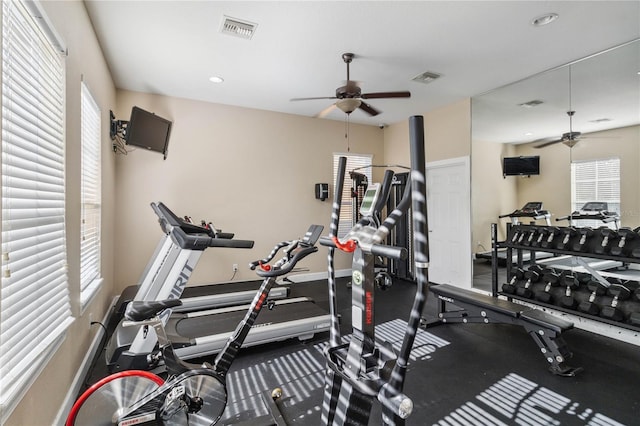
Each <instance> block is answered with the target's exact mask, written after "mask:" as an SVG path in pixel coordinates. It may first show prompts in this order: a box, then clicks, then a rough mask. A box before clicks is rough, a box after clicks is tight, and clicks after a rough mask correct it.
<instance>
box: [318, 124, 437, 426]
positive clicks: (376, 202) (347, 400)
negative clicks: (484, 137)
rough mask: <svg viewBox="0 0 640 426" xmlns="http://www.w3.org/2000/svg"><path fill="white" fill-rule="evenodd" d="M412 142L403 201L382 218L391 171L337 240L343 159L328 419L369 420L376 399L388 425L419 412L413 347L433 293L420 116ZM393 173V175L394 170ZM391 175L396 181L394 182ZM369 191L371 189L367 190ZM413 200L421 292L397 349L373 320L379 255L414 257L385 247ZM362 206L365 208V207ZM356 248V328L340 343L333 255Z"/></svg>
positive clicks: (330, 243) (329, 242) (332, 242)
mask: <svg viewBox="0 0 640 426" xmlns="http://www.w3.org/2000/svg"><path fill="white" fill-rule="evenodd" d="M409 126H410V144H411V165H412V172H411V186H410V187H409V186H407V190H406V191H405V194H404V196H403V199H402V201H401V202H400V203H399V204H398V206H397V207H396V208H395V209H394V210H393V211H392V212H390V213H389V214H388V216H387V218H386V219H385V220H384V221H383V222H382V223H380V221H379V220H377V219H376V218H375V212H376V211H377V212H380V211H381V210H382V208H383V206H384V203H385V193H387V194H388V191H389V188H388V186H390V179H389V178H388V177H387V176H388V175H385V181H384V184H383V186H382V188H371V190H370V191H371V192H370V193H369V194H365V196H364V199H363V202H362V206H364V207H365V209H364V210H365V211H369V210H368V207H370V206H373V209H371V210H370V211H369V213H370V214H365V215H364V216H365V217H363V218H362V220H360V221H359V222H358V223H357V224H356V225H355V226H354V227H353V228H352V229H351V230H350V231H349V232H348V233H347V235H346V236H345V237H344V238H343V239H338V237H337V230H338V220H339V219H338V218H339V217H340V208H341V200H342V186H343V184H344V173H345V167H346V158H344V157H342V158H340V160H339V163H338V175H337V178H336V186H335V191H334V202H333V210H332V214H331V219H332V220H331V228H330V235H329V236H328V237H322V238H321V239H320V244H321V245H324V246H327V247H329V254H328V275H329V276H328V287H329V308H330V312H331V328H330V337H329V346H328V348H327V349H326V352H325V355H326V358H327V373H326V376H325V393H324V400H323V404H322V424H326V425H343V424H350V425H367V424H369V415H370V412H371V408H372V405H373V400H374V399H377V400H378V401H380V403H381V404H382V421H383V423H384V424H388V425H403V424H404V421H405V419H406V418H407V417H409V415H410V414H411V413H412V411H413V402H412V401H411V399H410V398H409V397H407V396H406V395H405V394H404V393H403V387H404V379H405V374H406V370H407V363H408V358H409V354H410V352H411V347H412V346H413V342H414V339H415V335H416V332H417V329H418V326H419V323H420V316H421V313H422V308H423V306H424V303H425V300H426V294H427V286H428V279H427V268H428V264H429V261H428V241H427V235H426V233H425V231H426V229H427V209H426V179H425V154H424V125H423V118H422V117H421V116H414V117H411V118H410V119H409ZM389 177H390V178H392V173H391V176H389ZM387 181H389V183H387ZM367 192H369V189H368V190H367ZM410 204H412V216H413V217H412V219H413V229H414V234H413V247H414V259H415V271H416V281H417V285H416V295H415V299H414V302H413V306H412V308H411V313H410V317H409V321H408V323H407V328H406V331H405V335H404V339H403V342H402V347H401V349H400V351H399V353H398V354H397V355H396V354H395V352H394V350H393V348H392V347H391V346H390V345H389V344H388V343H386V342H382V341H379V340H376V337H375V328H374V326H375V321H374V300H375V298H374V293H375V289H376V280H375V272H374V259H375V257H376V256H383V257H386V258H390V259H404V258H406V257H407V250H406V249H405V248H397V247H393V246H388V245H384V241H386V237H387V235H388V234H389V232H390V230H391V229H393V227H394V226H395V224H396V222H397V220H398V219H399V218H400V217H402V215H404V214H406V212H407V211H408V209H409V205H410ZM362 210H363V208H362V207H361V211H362ZM336 248H338V249H340V250H343V251H346V252H350V253H353V263H352V288H351V292H352V328H353V333H352V336H351V341H350V343H348V344H341V342H340V329H339V322H338V307H337V299H336V281H335V270H334V266H333V258H334V252H335V249H336Z"/></svg>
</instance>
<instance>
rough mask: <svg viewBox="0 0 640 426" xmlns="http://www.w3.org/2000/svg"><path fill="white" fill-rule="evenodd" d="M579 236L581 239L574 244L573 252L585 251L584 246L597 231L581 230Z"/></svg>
mask: <svg viewBox="0 0 640 426" xmlns="http://www.w3.org/2000/svg"><path fill="white" fill-rule="evenodd" d="M578 235H580V239H579V240H578V241H576V242H575V243H573V247H571V248H572V249H573V251H584V245H585V244H586V243H587V242H588V241H589V239H590V238H591V237H593V236H594V235H595V231H594V230H593V229H591V228H580V229H579V230H578Z"/></svg>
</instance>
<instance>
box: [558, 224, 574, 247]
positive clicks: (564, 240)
mask: <svg viewBox="0 0 640 426" xmlns="http://www.w3.org/2000/svg"><path fill="white" fill-rule="evenodd" d="M577 234H578V231H577V230H576V228H573V227H571V226H568V227H566V228H563V229H562V230H561V235H562V237H561V240H560V241H559V242H558V244H557V245H556V248H558V249H560V250H568V249H570V247H569V246H568V245H569V241H571V238H572V237H573V236H574V235H577Z"/></svg>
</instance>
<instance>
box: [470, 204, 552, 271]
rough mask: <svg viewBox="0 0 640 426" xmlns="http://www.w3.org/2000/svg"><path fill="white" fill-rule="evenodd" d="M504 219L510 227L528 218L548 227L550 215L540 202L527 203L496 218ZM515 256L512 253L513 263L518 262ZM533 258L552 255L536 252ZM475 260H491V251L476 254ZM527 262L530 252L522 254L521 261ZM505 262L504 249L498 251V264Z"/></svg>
mask: <svg viewBox="0 0 640 426" xmlns="http://www.w3.org/2000/svg"><path fill="white" fill-rule="evenodd" d="M505 217H508V218H509V219H511V225H512V226H513V225H519V224H520V223H522V222H521V220H520V219H521V218H529V219H531V222H535V221H536V220H544V221H545V223H546V224H547V225H549V226H550V225H551V213H549V211H548V210H544V209H543V207H542V202H541V201H531V202H528V203H526V204H525V205H524V207H522V208H521V209H516V210H514V211H512V212H511V213H508V214H503V215H500V216H498V218H500V219H502V218H505ZM508 226H509V225H507V231H509V227H508ZM517 256H518V255H517V253H514V254H513V255H512V257H513V258H512V259H511V260H512V262H513V263H516V262H517V260H518V258H517ZM535 256H536V259H544V258H548V257H553V254H552V253H547V252H543V251H541V252H538V251H536V252H535ZM476 258H479V259H487V260H491V250H489V251H486V252H483V253H476ZM529 260H531V252H530V251H524V252H523V253H522V261H523V262H528V261H529ZM506 261H507V249H505V248H502V249H498V262H501V263H506Z"/></svg>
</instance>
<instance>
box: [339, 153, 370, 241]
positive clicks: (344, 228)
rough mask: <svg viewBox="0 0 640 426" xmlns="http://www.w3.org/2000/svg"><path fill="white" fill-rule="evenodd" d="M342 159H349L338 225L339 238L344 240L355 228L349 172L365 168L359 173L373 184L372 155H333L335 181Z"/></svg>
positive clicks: (351, 183)
mask: <svg viewBox="0 0 640 426" xmlns="http://www.w3.org/2000/svg"><path fill="white" fill-rule="evenodd" d="M340 157H347V167H346V171H345V176H344V188H343V190H342V207H341V208H340V221H339V225H338V238H342V237H344V236H345V235H347V232H349V230H350V229H351V228H352V227H353V202H352V201H353V199H352V198H351V187H352V185H353V182H352V181H351V177H350V176H349V172H351V171H353V170H354V169H357V168H360V167H365V168H364V169H361V170H358V173H361V174H363V175H365V176H367V179H368V180H369V182H371V179H372V178H371V167H367V166H371V158H372V156H371V155H363V154H341V153H334V154H333V181H334V182H335V181H336V177H337V175H338V159H339V158H340Z"/></svg>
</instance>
